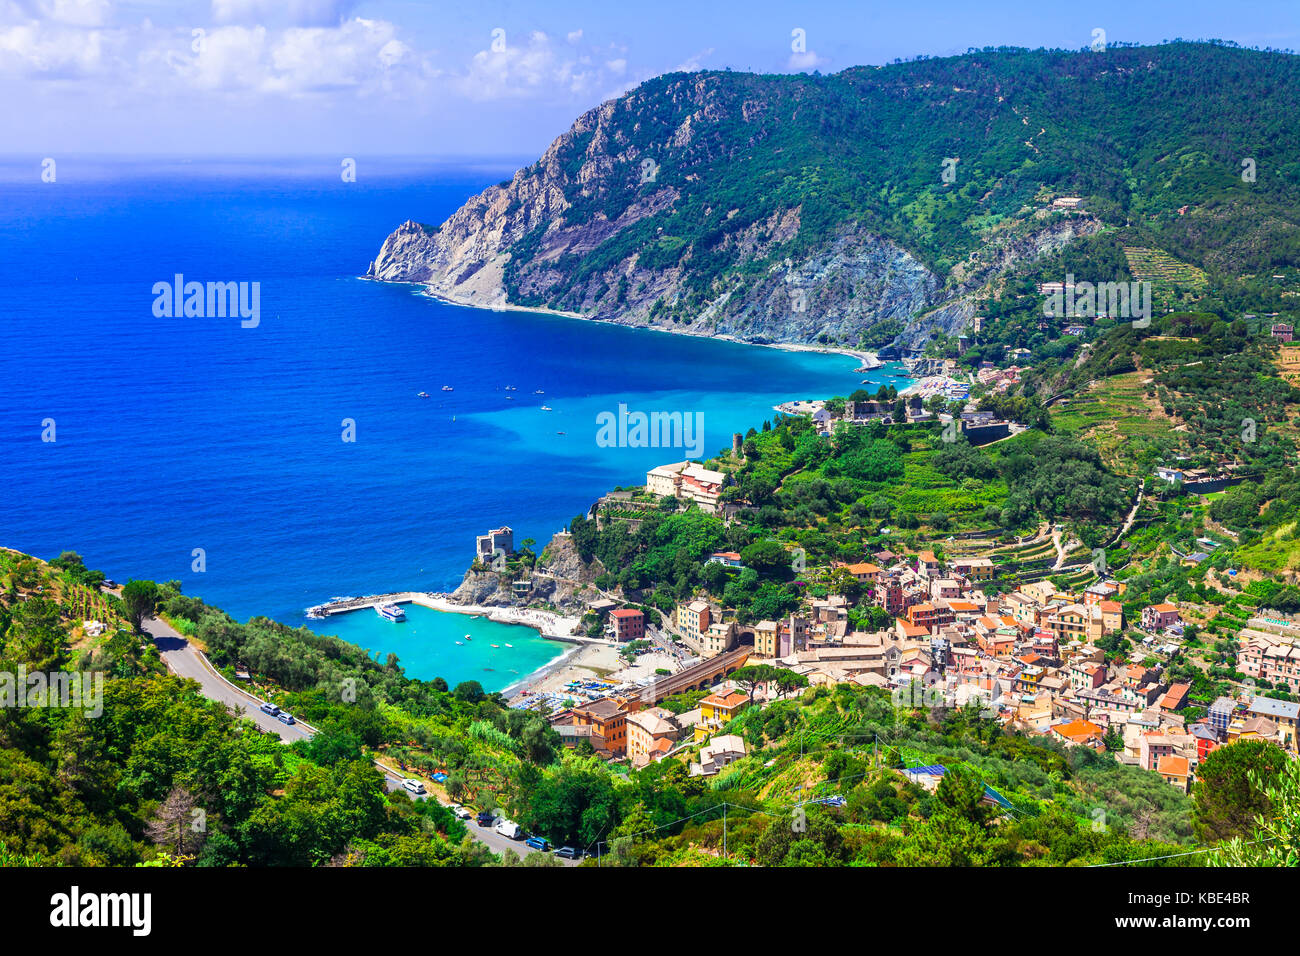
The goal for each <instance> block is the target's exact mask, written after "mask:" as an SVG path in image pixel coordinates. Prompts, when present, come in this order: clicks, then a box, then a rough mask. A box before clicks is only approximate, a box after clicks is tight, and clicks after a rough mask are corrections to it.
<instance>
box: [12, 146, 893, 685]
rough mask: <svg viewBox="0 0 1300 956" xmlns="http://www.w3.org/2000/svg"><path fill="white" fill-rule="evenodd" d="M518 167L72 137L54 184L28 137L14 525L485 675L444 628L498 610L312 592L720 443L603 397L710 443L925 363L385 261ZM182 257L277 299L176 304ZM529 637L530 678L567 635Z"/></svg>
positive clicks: (193, 270)
mask: <svg viewBox="0 0 1300 956" xmlns="http://www.w3.org/2000/svg"><path fill="white" fill-rule="evenodd" d="M517 165H518V164H513V163H500V162H498V163H482V164H479V165H457V166H449V165H433V164H425V165H419V166H416V167H413V166H412V164H410V163H407V164H405V165H401V166H398V165H394V166H392V167H391V168H386V167H385V166H384V165H383V164H382V163H379V162H374V163H370V164H368V165H367V167H366V168H367V169H368V170H370V172H369V174H368V175H367V176H366V177H364V178H363V179H362V180H359V181H358V182H356V183H352V184H344V183H342V182H340V180H339V176H338V163H337V160H334V159H329V160H319V161H317V160H300V161H296V162H292V163H284V164H279V165H277V164H265V163H259V164H241V163H237V162H230V163H226V164H223V165H220V166H216V165H209V166H205V165H203V164H199V163H167V162H163V161H144V160H126V159H121V160H108V161H96V162H91V161H82V160H78V159H77V158H76V157H69V158H67V159H66V160H62V159H61V160H60V163H59V180H58V182H57V183H56V184H42V183H40V182H39V180H38V179H36V178H35V177H34V176H32V175H31V164H30V162H28V161H27V160H18V161H7V160H3V159H0V242H2V243H3V245H4V248H5V250H6V253H7V254H6V255H5V256H0V316H3V318H4V321H2V322H0V382H3V386H4V400H3V401H0V477H3V479H4V494H2V495H0V545H4V546H6V547H12V548H17V549H20V550H23V551H27V552H29V553H32V554H35V555H38V556H40V557H44V558H51V557H55V556H57V555H58V554H59V552H60V551H62V550H64V549H72V550H75V551H78V552H80V553H81V554H82V556H83V557H84V558H85V560H86V562H87V564H88V565H90V566H91V567H95V568H100V569H102V570H104V572H105V573H107V574H108V575H109V576H110V577H112V578H115V579H117V580H120V581H125V580H127V579H129V578H132V577H137V578H153V579H156V580H163V581H165V580H172V579H175V580H179V581H180V582H181V583H182V585H183V587H184V590H185V592H186V593H188V594H194V595H198V596H200V597H202V598H204V599H205V600H207V601H209V602H211V603H212V604H215V605H217V606H219V607H222V608H224V609H226V610H227V611H228V612H230V613H231V614H232V615H235V616H236V617H239V618H241V619H245V618H248V617H251V616H253V615H255V614H264V615H267V616H269V617H273V618H275V619H277V620H281V621H284V622H286V623H289V624H307V625H309V626H311V627H313V628H316V629H318V630H321V631H325V632H337V633H340V634H341V636H345V637H346V638H347V639H348V640H352V641H355V642H356V643H358V644H360V645H362V646H365V647H368V648H370V649H371V650H372V651H375V652H377V653H380V654H381V655H382V654H386V653H387V652H388V651H392V652H394V653H396V654H397V655H398V657H399V660H400V661H401V663H402V664H403V665H404V666H405V667H406V669H407V671H408V672H409V673H410V674H412V675H413V676H417V677H422V678H433V677H436V676H442V677H444V678H445V679H447V680H448V681H453V682H454V681H455V680H460V679H466V678H468V677H475V678H479V679H481V678H482V677H483V676H491V675H492V674H493V673H496V671H492V672H485V671H483V670H482V668H483V667H495V664H493V663H491V661H490V660H480V659H479V657H478V654H479V653H480V652H479V650H478V648H477V647H476V648H475V650H474V651H473V652H468V651H463V650H461V649H460V648H458V647H456V645H455V643H454V638H453V640H452V642H451V643H448V642H447V641H446V640H444V637H446V636H447V635H459V634H464V633H465V631H466V630H471V633H472V628H471V627H467V626H466V624H465V621H464V619H463V618H462V617H460V616H452V617H450V619H449V620H447V621H446V623H445V625H444V624H436V623H435V622H436V621H437V620H438V617H437V615H436V613H435V612H428V614H430V615H433V616H432V617H429V618H428V619H427V621H425V622H424V623H423V624H422V625H417V626H414V627H412V626H411V625H407V630H408V631H409V632H410V633H408V634H403V633H402V632H401V629H400V628H401V626H400V625H399V626H398V628H396V629H395V628H394V626H393V625H391V624H388V623H387V622H384V621H382V620H380V619H379V618H378V617H376V616H375V615H374V614H373V613H364V614H359V615H351V616H350V617H349V618H345V619H337V620H329V621H310V622H309V621H308V620H307V619H306V618H305V615H304V613H303V612H304V609H305V608H308V607H311V606H313V605H316V604H320V603H322V602H324V601H327V600H329V599H330V598H331V597H332V596H334V595H339V594H378V593H389V592H397V591H406V590H418V591H444V590H450V589H452V588H454V587H455V586H456V585H457V584H458V583H459V581H460V579H461V575H462V574H463V572H464V570H465V568H466V567H467V566H468V564H469V563H470V561H471V560H472V559H473V557H474V538H475V535H478V534H482V533H483V532H485V531H487V530H488V529H489V528H496V527H499V526H500V525H502V524H509V525H510V526H512V527H513V528H514V529H515V540H516V542H519V541H522V540H523V539H524V538H528V537H531V538H534V539H536V540H537V542H538V543H539V545H540V544H544V543H545V542H546V541H548V540H549V539H550V537H551V535H552V534H554V532H556V531H557V530H560V529H561V528H562V527H565V526H567V524H568V522H569V521H570V520H571V519H572V518H573V517H574V516H575V515H578V514H580V513H583V512H585V511H586V510H587V508H588V507H589V506H590V504H591V502H592V501H593V500H595V498H597V497H598V496H599V495H600V494H602V493H603V492H605V491H608V490H609V489H611V488H613V487H614V486H616V485H630V484H637V483H640V482H642V481H644V478H645V472H646V471H647V470H648V469H649V468H652V467H654V466H655V465H659V464H664V463H667V462H672V461H680V460H682V459H683V458H686V457H694V456H693V455H688V454H687V453H686V452H685V451H684V450H683V449H681V448H628V447H602V445H601V444H600V442H599V441H598V427H597V422H596V416H597V415H599V414H600V413H602V412H610V413H613V412H616V410H617V409H618V407H619V405H620V404H623V405H626V406H627V407H628V408H629V409H630V410H632V411H644V412H655V411H659V412H680V413H684V414H687V415H690V416H692V420H694V416H696V415H699V416H701V420H702V422H703V430H704V437H703V444H702V448H703V454H704V455H711V454H714V453H716V452H717V451H718V450H720V449H722V448H725V447H728V446H729V445H730V435H731V433H732V432H733V431H744V430H747V429H748V428H750V427H757V426H760V425H761V424H762V422H763V420H764V419H765V418H771V417H772V416H773V412H772V406H773V405H775V404H777V403H779V402H783V401H787V400H790V399H797V398H815V397H820V396H828V395H835V394H841V395H847V394H849V393H850V392H851V391H853V390H854V389H856V388H858V387H859V382H860V380H861V379H863V378H871V379H873V380H874V381H875V382H876V383H877V384H880V383H892V384H894V385H896V386H897V387H899V388H902V387H903V386H904V385H906V384H907V380H905V379H901V378H899V379H895V378H891V377H889V375H888V374H887V373H888V372H889V371H893V370H895V368H896V367H894V366H891V367H890V368H889V369H883V370H878V371H876V372H875V373H870V374H859V373H855V372H854V371H853V369H854V367H855V365H856V364H857V363H856V361H855V360H854V359H852V358H849V357H846V356H843V355H826V354H816V353H807V352H787V351H782V350H778V349H773V348H760V347H755V346H746V345H739V344H735V343H730V342H719V341H714V340H711V339H707V338H699V337H690V336H681V335H669V334H665V333H659V332H648V331H644V330H636V329H628V328H623V327H619V326H614V325H609V324H604V323H595V322H588V321H583V320H578V319H569V318H562V317H555V316H545V315H538V314H534V313H521V312H491V311H483V310H476V309H467V308H460V307H455V306H449V305H445V304H442V303H438V302H436V301H433V300H431V299H430V298H428V297H427V296H423V295H419V294H417V293H418V291H419V290H418V289H415V288H413V287H410V286H398V285H386V284H381V283H375V282H366V281H363V280H361V279H359V278H357V277H358V276H359V275H361V274H363V273H364V272H365V270H366V267H367V264H368V263H369V261H370V260H371V259H372V258H374V256H375V254H376V253H377V251H378V249H379V246H380V244H381V243H382V242H383V240H384V238H385V236H386V235H387V234H388V233H389V232H390V231H391V230H392V229H393V228H394V227H395V226H396V225H397V224H398V223H400V222H402V221H403V220H405V219H408V218H413V219H415V220H417V221H421V222H440V221H442V220H443V219H444V218H446V217H447V216H448V215H449V214H450V213H452V212H453V211H454V210H455V209H456V208H457V207H458V206H460V205H461V204H462V203H463V202H464V201H465V200H466V199H467V198H469V197H470V196H472V195H474V194H476V193H477V192H479V191H480V190H481V189H483V187H484V186H486V185H488V184H491V183H494V182H497V181H499V180H501V179H503V178H505V177H506V176H508V175H509V174H510V173H511V172H512V171H513V170H514V169H515V168H517ZM177 273H181V274H183V275H184V276H185V277H186V279H188V280H194V281H205V282H206V281H220V282H235V281H247V282H258V283H260V290H261V294H260V304H261V317H260V323H259V324H258V326H257V327H256V328H247V329H246V328H242V327H241V324H240V322H239V320H238V319H223V318H166V317H156V316H154V314H153V304H154V299H155V295H154V293H153V292H152V287H153V285H154V284H155V283H157V282H160V281H162V282H170V281H171V280H172V278H173V276H174V275H175V274H177ZM443 385H450V386H452V387H453V391H451V392H443V391H442V386H443ZM508 385H513V386H515V390H514V391H509V390H507V388H506V386H508ZM871 388H872V390H873V391H874V388H875V386H871ZM537 390H541V391H542V392H543V393H544V394H542V395H538V394H535V393H536V391H537ZM420 391H425V392H428V393H429V394H430V395H431V397H430V398H427V399H421V398H417V397H416V396H417V393H418V392H420ZM543 404H545V405H549V406H550V407H551V408H552V411H549V412H547V411H542V409H541V407H540V406H541V405H543ZM46 419H53V420H55V422H57V441H55V442H43V441H42V440H41V437H42V431H43V422H44V421H45V420H46ZM344 419H351V420H353V421H355V423H356V441H355V442H351V443H347V442H344V441H342V440H341V437H342V434H341V424H342V421H343V420H344ZM561 431H562V432H564V433H565V434H564V435H559V434H557V433H558V432H561ZM196 549H201V551H202V554H203V558H204V560H203V564H202V567H203V570H198V569H197V567H196V557H195V550H196ZM416 614H417V615H418V616H419V617H418V619H419V620H421V621H424V619H425V616H426V615H425V614H424V613H421V612H416ZM474 626H484V627H491V626H494V625H490V624H488V623H481V624H477V625H474ZM512 633H520V632H519V631H513V632H512ZM526 633H527V634H529V635H533V636H532V637H531V638H526V637H521V638H520V639H519V640H510V643H513V644H514V645H515V650H518V651H519V652H520V653H519V655H518V660H517V661H515V662H513V663H510V664H507V667H506V669H505V674H509V670H510V669H511V668H513V669H514V670H518V671H520V673H521V674H522V673H526V668H527V667H528V665H530V664H531V665H532V666H537V664H540V663H544V662H545V661H546V660H549V659H550V657H553V656H554V655H555V653H556V648H557V647H561V648H562V646H561V645H555V644H554V643H548V642H544V641H541V639H540V638H537V637H536V636H535V634H534V632H532V631H531V630H528V631H526ZM475 643H476V644H477V640H476V641H475ZM496 643H502V644H503V643H504V642H503V641H496ZM525 648H527V649H529V650H528V653H527V654H525V653H524V650H525ZM529 654H531V655H534V656H532V657H529V656H528V655H529ZM509 676H511V677H513V676H514V675H509ZM510 682H511V681H510V680H507V679H506V677H505V676H502V677H501V679H500V681H499V683H497V686H504V685H505V684H508V683H510ZM484 685H485V686H488V685H489V682H488V681H484Z"/></svg>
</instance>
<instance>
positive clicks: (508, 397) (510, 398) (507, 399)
mask: <svg viewBox="0 0 1300 956" xmlns="http://www.w3.org/2000/svg"><path fill="white" fill-rule="evenodd" d="M514 400H515V397H514V396H513V395H507V396H506V401H507V402H513V401H514Z"/></svg>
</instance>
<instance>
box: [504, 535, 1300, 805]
mask: <svg viewBox="0 0 1300 956" xmlns="http://www.w3.org/2000/svg"><path fill="white" fill-rule="evenodd" d="M869 557H870V560H864V561H862V562H859V563H857V564H850V565H844V566H842V569H843V571H845V572H847V574H848V575H851V576H852V579H853V580H855V581H857V582H858V583H859V584H860V585H861V592H860V597H859V598H858V600H859V601H861V602H867V603H870V604H874V605H876V606H878V607H881V608H883V609H885V610H886V611H887V612H888V613H889V614H890V615H891V616H892V617H893V618H894V623H893V626H892V627H889V628H886V629H884V630H880V631H875V632H871V633H866V632H862V631H856V630H853V629H852V628H851V627H850V625H849V623H848V611H849V608H850V607H851V606H852V605H853V602H852V600H851V599H850V598H849V597H847V596H844V595H832V596H830V597H828V598H826V599H825V600H813V601H811V602H809V604H808V606H807V607H806V608H805V609H804V610H803V611H802V612H801V613H799V614H794V615H791V616H790V617H789V618H785V619H782V620H779V621H759V622H758V623H756V624H753V625H740V624H737V623H736V622H735V621H734V620H728V619H727V616H726V614H725V612H724V611H723V609H722V608H720V607H719V606H718V605H717V604H716V603H714V602H711V601H709V600H705V599H701V600H696V601H691V602H689V603H684V604H682V605H680V606H679V607H678V608H677V613H676V615H675V617H674V619H673V620H672V622H671V626H665V628H664V633H665V636H667V637H668V638H669V639H670V640H675V641H679V642H681V643H682V644H684V645H686V646H687V647H689V648H690V649H691V651H692V655H693V656H691V657H689V658H687V659H686V660H685V661H683V662H682V664H681V666H680V669H679V670H678V671H677V672H676V673H674V674H672V675H665V676H659V677H641V678H639V679H638V678H637V677H636V676H635V675H634V674H631V673H627V672H623V673H620V674H619V675H617V676H615V677H613V678H605V679H587V680H576V681H572V682H571V683H566V684H565V685H562V686H561V688H560V691H559V692H558V693H550V694H548V695H546V699H547V700H549V701H552V702H553V701H556V700H559V699H562V698H564V697H565V696H566V694H569V695H570V696H571V698H573V699H572V700H571V706H568V707H565V708H563V709H562V710H560V711H558V712H556V713H553V714H551V715H550V720H551V722H552V724H553V725H554V726H555V727H556V729H557V730H558V731H559V732H560V734H561V736H562V737H563V738H564V739H565V741H566V743H569V744H571V745H576V744H577V743H578V742H579V741H587V742H588V743H590V745H591V746H592V748H593V749H594V750H595V751H596V752H597V753H598V754H601V755H602V756H604V757H607V758H608V759H611V760H620V759H626V760H628V761H629V762H630V763H631V765H632V766H634V767H642V766H645V765H646V764H648V763H650V762H651V761H653V760H658V759H662V758H663V757H665V756H668V755H677V754H678V753H679V752H680V751H682V750H685V749H688V748H690V747H692V746H693V745H695V744H699V743H701V742H707V744H708V745H707V746H705V747H703V748H702V749H701V751H700V755H699V759H698V760H696V761H694V762H693V763H692V771H693V772H697V773H704V774H709V773H715V772H717V771H718V770H720V769H721V768H722V767H723V766H725V765H726V763H728V762H730V761H731V760H734V759H737V758H738V757H740V756H743V755H744V753H745V745H744V742H743V740H741V739H740V738H739V737H736V736H732V735H728V734H726V732H725V730H726V724H727V722H728V721H729V720H730V719H731V718H732V717H734V716H736V715H737V714H739V713H740V712H741V711H743V710H744V709H745V708H746V707H749V706H759V707H761V706H762V705H763V703H764V701H766V700H770V699H776V698H777V697H779V696H784V694H783V692H782V690H781V688H780V686H779V682H778V681H777V680H776V679H773V680H771V681H769V682H767V683H764V684H761V685H760V686H759V687H758V688H757V689H756V692H755V693H754V695H753V699H752V700H751V699H750V696H749V695H748V694H747V693H746V692H744V689H743V688H741V687H739V686H738V685H737V684H736V683H735V682H734V681H731V680H729V679H728V677H729V675H730V674H733V673H734V672H735V671H736V670H738V669H739V668H741V667H743V666H745V665H754V664H769V665H772V666H773V667H775V668H778V669H780V670H784V671H789V672H791V673H793V674H797V675H800V676H802V677H804V678H806V680H807V684H808V685H809V686H818V685H823V684H826V685H834V684H838V683H852V684H858V685H862V686H868V687H881V688H886V689H888V690H889V691H890V692H891V693H892V694H893V695H894V698H895V701H896V703H897V704H898V705H899V706H904V707H936V708H937V707H965V706H970V705H975V706H978V707H979V708H980V709H981V711H982V713H983V714H984V715H986V716H989V717H993V718H995V719H996V720H997V721H998V722H999V723H1001V724H1003V725H1004V726H1006V727H1008V728H1009V729H1012V730H1018V731H1022V732H1024V733H1026V734H1041V735H1044V736H1052V737H1055V738H1057V739H1059V740H1061V741H1063V742H1064V743H1066V744H1067V745H1070V746H1080V747H1089V748H1092V749H1094V750H1097V751H1103V752H1104V751H1105V750H1106V749H1107V746H1106V744H1107V737H1108V736H1110V735H1117V736H1118V737H1119V738H1120V739H1122V747H1121V748H1119V749H1117V750H1116V751H1115V759H1117V760H1119V761H1121V762H1126V763H1131V764H1134V765H1137V766H1140V767H1143V768H1144V769H1147V770H1153V771H1155V772H1157V773H1159V774H1160V775H1161V777H1163V778H1164V779H1165V780H1166V781H1167V782H1168V783H1169V784H1170V785H1171V786H1174V787H1177V788H1179V789H1180V790H1182V791H1184V792H1187V791H1188V790H1189V789H1190V787H1191V784H1192V782H1193V781H1194V779H1195V775H1196V767H1197V764H1198V763H1199V762H1200V761H1202V760H1204V759H1205V757H1206V756H1207V755H1208V754H1209V753H1210V752H1211V751H1213V750H1214V749H1215V748H1217V747H1219V746H1222V745H1224V744H1227V743H1232V742H1236V741H1238V740H1262V741H1268V742H1271V743H1274V744H1276V745H1277V746H1279V747H1281V748H1283V749H1284V750H1286V751H1287V752H1289V753H1290V754H1292V755H1296V754H1297V731H1298V730H1300V704H1295V703H1289V702H1286V701H1279V700H1274V699H1271V698H1267V697H1263V696H1257V695H1253V694H1251V693H1250V690H1249V688H1248V687H1247V688H1244V689H1243V692H1242V694H1241V695H1239V696H1237V697H1222V698H1220V699H1219V700H1216V701H1215V702H1214V704H1213V705H1212V706H1211V707H1210V708H1209V713H1208V715H1206V716H1205V717H1203V718H1200V719H1198V720H1195V721H1188V720H1186V719H1185V718H1184V716H1183V713H1182V711H1183V710H1184V708H1185V707H1186V706H1187V704H1188V690H1189V685H1188V684H1186V683H1178V682H1171V681H1169V680H1167V679H1164V678H1163V677H1162V676H1161V671H1162V670H1163V668H1162V667H1161V666H1160V665H1159V664H1157V665H1156V666H1154V667H1152V666H1147V665H1146V664H1144V663H1139V662H1137V661H1135V660H1129V661H1124V662H1121V663H1109V664H1108V663H1107V662H1106V654H1105V652H1104V650H1103V649H1102V647H1099V646H1098V645H1099V642H1103V641H1104V639H1105V638H1107V637H1110V636H1112V635H1115V634H1118V633H1120V632H1122V631H1124V630H1126V629H1128V628H1132V629H1134V630H1135V631H1136V632H1137V633H1138V634H1140V641H1139V643H1138V647H1139V648H1140V650H1141V654H1140V656H1141V657H1142V658H1144V659H1145V658H1147V657H1151V656H1154V657H1156V658H1157V659H1160V660H1168V659H1171V658H1172V657H1174V656H1175V655H1177V654H1178V653H1179V649H1180V647H1181V645H1182V642H1183V626H1184V622H1183V617H1182V615H1181V614H1180V612H1179V608H1178V607H1177V605H1174V604H1159V605H1154V606H1151V607H1147V608H1145V609H1144V610H1143V611H1142V617H1141V620H1139V621H1134V622H1129V621H1126V620H1125V618H1124V613H1123V607H1122V605H1121V604H1120V603H1119V602H1118V601H1116V600H1114V599H1115V598H1116V597H1118V596H1119V595H1121V594H1122V593H1123V585H1122V584H1119V583H1117V582H1115V581H1113V580H1107V579H1104V578H1103V579H1100V580H1098V581H1096V582H1095V583H1093V584H1090V585H1089V586H1087V587H1086V588H1083V589H1081V590H1080V591H1078V592H1077V593H1064V592H1061V591H1058V590H1057V589H1056V588H1055V587H1054V586H1053V585H1052V584H1051V583H1050V582H1048V581H1037V582H1034V583H1030V584H1025V585H1023V586H1021V587H1020V588H1018V589H1017V590H1014V591H1012V592H1010V593H1007V594H1003V595H1001V596H990V595H986V594H985V593H984V591H983V590H981V583H982V582H984V581H987V580H989V579H990V578H991V577H992V575H993V573H994V565H993V562H992V561H991V560H990V559H988V558H965V559H958V560H953V561H949V562H943V561H940V560H939V559H937V558H936V557H935V555H934V554H933V553H932V552H929V551H922V552H920V553H918V554H914V555H902V554H894V553H892V552H887V551H885V552H880V553H877V554H873V555H870V556H869ZM714 559H715V560H716V561H718V562H719V563H722V564H725V565H726V566H728V567H732V568H738V567H739V555H737V554H734V553H732V554H725V553H724V554H717V555H714ZM810 571H812V569H810ZM597 610H599V611H601V612H602V613H605V614H606V615H607V616H608V619H609V622H610V623H609V627H610V634H611V636H612V637H613V639H614V640H615V641H617V642H619V643H626V642H630V641H638V640H642V639H643V637H642V635H644V633H645V628H646V622H645V613H644V611H643V610H640V609H631V608H620V609H613V610H607V609H606V608H605V607H604V606H603V605H602V606H600V607H598V608H597ZM1243 637H1244V638H1245V639H1244V641H1243V646H1242V649H1241V654H1240V660H1239V663H1238V667H1239V669H1240V670H1241V671H1242V672H1243V673H1246V674H1249V675H1251V677H1253V678H1255V679H1258V680H1264V681H1269V682H1273V683H1278V684H1281V685H1283V686H1287V687H1292V688H1294V687H1297V686H1298V685H1300V623H1295V622H1288V621H1281V620H1271V619H1263V618H1252V619H1251V620H1250V621H1249V623H1248V628H1247V630H1246V631H1245V632H1243ZM688 688H689V689H695V690H705V689H707V690H708V691H709V693H708V694H707V696H703V697H702V698H701V699H700V700H699V702H698V706H697V707H696V708H694V709H692V710H689V711H686V712H683V713H673V712H671V711H668V710H666V709H664V708H662V707H660V706H658V704H659V703H660V702H661V701H662V700H664V698H665V697H667V696H670V695H672V694H674V693H680V692H681V691H682V690H683V689H688ZM579 700H580V702H579ZM538 701H539V698H537V697H536V696H535V695H525V696H523V697H521V698H517V699H516V700H515V702H514V704H515V706H525V707H535V706H537V704H538Z"/></svg>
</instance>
